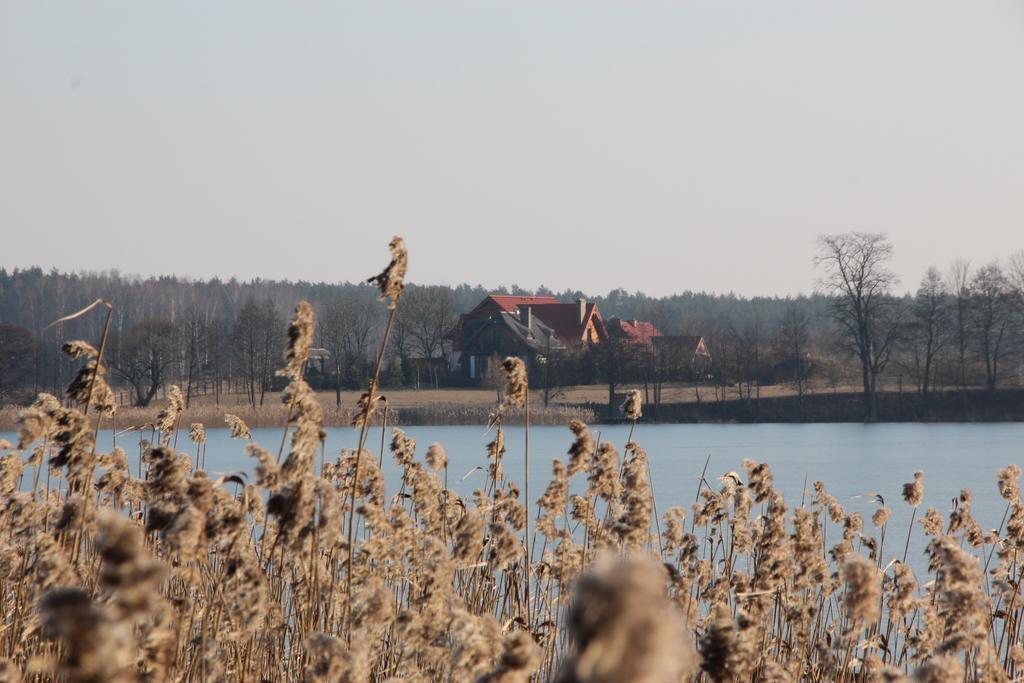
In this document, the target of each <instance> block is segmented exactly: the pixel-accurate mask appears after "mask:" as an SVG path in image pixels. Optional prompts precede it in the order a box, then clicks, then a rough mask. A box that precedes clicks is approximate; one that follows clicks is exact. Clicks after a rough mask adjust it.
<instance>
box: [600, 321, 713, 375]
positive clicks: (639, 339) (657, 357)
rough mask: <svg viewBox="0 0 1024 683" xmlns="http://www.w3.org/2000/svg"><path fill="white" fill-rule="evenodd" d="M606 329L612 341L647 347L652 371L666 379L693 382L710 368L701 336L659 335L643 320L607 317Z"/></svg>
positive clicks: (705, 345) (657, 330)
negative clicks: (650, 357)
mask: <svg viewBox="0 0 1024 683" xmlns="http://www.w3.org/2000/svg"><path fill="white" fill-rule="evenodd" d="M607 328H608V334H609V335H611V336H612V337H613V338H618V339H622V340H626V341H629V342H632V343H635V344H639V345H643V346H645V347H648V348H649V349H650V351H651V356H652V360H653V363H654V368H655V370H657V371H658V372H659V373H660V374H662V375H666V379H679V380H688V379H696V378H697V377H699V376H701V375H703V374H705V373H706V372H707V370H708V368H710V366H711V352H710V351H708V346H707V343H706V342H705V341H704V337H702V336H699V335H666V334H662V333H661V330H659V329H658V328H657V327H656V326H655V325H654V323H651V322H647V321H645V320H622V319H620V318H610V319H609V320H608V322H607Z"/></svg>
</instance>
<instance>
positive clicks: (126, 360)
mask: <svg viewBox="0 0 1024 683" xmlns="http://www.w3.org/2000/svg"><path fill="white" fill-rule="evenodd" d="M177 349H178V340H177V330H176V329H175V327H174V324H173V323H171V321H170V320H164V319H156V318H154V319H148V320H142V321H140V322H138V323H136V324H135V325H133V326H132V327H131V328H130V329H129V330H128V332H126V333H125V335H124V338H123V339H122V340H121V343H120V348H119V349H118V353H117V354H116V355H115V356H114V363H113V369H114V373H115V374H116V375H118V376H119V377H120V378H121V379H123V380H124V381H126V382H128V384H130V385H131V386H132V389H134V390H135V405H137V406H140V407H143V408H144V407H146V406H148V405H149V403H150V402H151V401H152V400H153V398H154V397H155V396H156V394H157V391H159V390H160V387H162V386H163V385H164V382H165V381H166V376H167V372H168V370H170V369H171V367H172V366H173V365H174V363H175V362H176V361H177Z"/></svg>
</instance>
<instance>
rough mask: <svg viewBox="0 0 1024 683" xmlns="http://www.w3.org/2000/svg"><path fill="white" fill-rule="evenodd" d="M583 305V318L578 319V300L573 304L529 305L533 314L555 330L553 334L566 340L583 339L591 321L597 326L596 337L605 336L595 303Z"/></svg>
mask: <svg viewBox="0 0 1024 683" xmlns="http://www.w3.org/2000/svg"><path fill="white" fill-rule="evenodd" d="M583 305H584V306H585V308H584V312H583V319H582V320H580V302H576V303H573V304H560V303H557V302H556V303H553V304H543V305H540V306H531V307H530V308H531V310H532V311H533V315H534V316H536V317H538V318H540V319H541V320H543V321H544V322H545V323H546V324H547V325H548V326H550V327H551V329H553V330H554V331H555V334H557V335H558V337H559V338H560V339H562V340H564V341H567V342H581V341H584V339H583V334H584V333H585V332H586V330H587V327H588V326H589V325H590V323H591V322H593V323H594V326H595V327H596V328H597V334H598V338H601V339H603V338H605V336H606V332H605V329H604V321H603V320H602V319H601V312H600V311H599V310H598V308H597V304H591V303H588V304H583Z"/></svg>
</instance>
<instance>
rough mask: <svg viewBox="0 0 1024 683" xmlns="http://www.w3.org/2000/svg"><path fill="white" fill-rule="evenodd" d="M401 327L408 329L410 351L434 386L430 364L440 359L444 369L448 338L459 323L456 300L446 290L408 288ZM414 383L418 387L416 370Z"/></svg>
mask: <svg viewBox="0 0 1024 683" xmlns="http://www.w3.org/2000/svg"><path fill="white" fill-rule="evenodd" d="M403 308H404V309H405V311H404V316H403V322H402V324H403V327H406V328H407V332H408V335H409V337H410V341H411V345H412V349H413V351H415V352H416V354H417V356H418V357H419V358H421V359H423V361H424V363H425V365H426V367H427V368H429V369H430V373H431V380H432V382H433V384H434V385H435V386H436V385H437V383H438V376H437V373H436V372H435V371H434V370H433V367H434V366H433V361H435V360H438V359H439V360H441V361H443V362H444V364H445V365H446V366H447V361H448V355H449V354H448V347H447V345H446V342H447V339H448V335H449V333H450V332H451V330H452V328H453V327H454V326H455V323H456V322H457V320H458V313H457V312H456V310H455V299H454V297H453V296H452V291H451V289H449V288H448V287H424V286H416V287H410V288H409V289H408V290H407V292H406V295H405V300H404V302H403ZM416 383H417V385H419V372H418V370H417V377H416Z"/></svg>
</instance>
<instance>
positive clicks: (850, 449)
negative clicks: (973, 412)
mask: <svg viewBox="0 0 1024 683" xmlns="http://www.w3.org/2000/svg"><path fill="white" fill-rule="evenodd" d="M592 429H593V431H594V433H595V435H598V434H599V435H600V437H601V439H603V440H610V441H611V442H612V443H614V444H615V445H616V446H619V447H620V448H621V447H622V445H623V444H624V443H625V441H626V438H627V435H628V433H629V427H628V425H624V426H623V425H615V426H602V425H597V426H594V427H593V428H592ZM389 431H390V430H389ZM405 431H406V432H407V433H408V434H409V435H410V436H412V437H413V438H414V439H416V441H417V456H418V457H422V455H423V453H425V452H426V448H427V446H428V445H429V444H431V443H433V442H435V441H439V442H441V443H442V444H444V447H445V450H446V451H447V453H448V458H449V486H450V487H451V488H452V489H454V490H456V491H457V492H458V493H460V494H462V495H468V494H470V493H471V492H472V491H473V490H474V489H476V488H481V487H483V486H484V482H485V469H483V468H486V465H487V459H486V455H485V447H486V444H487V442H488V441H490V440H491V438H493V434H488V433H486V432H485V431H484V429H483V428H482V427H450V426H449V427H409V428H407V429H406V430H405ZM506 431H507V437H506V446H507V449H508V453H507V455H506V456H505V471H506V476H508V477H509V478H511V479H513V480H515V481H517V482H521V481H522V479H523V430H522V428H521V427H510V428H508V429H507V430H506ZM281 434H282V431H281V430H280V429H255V430H253V438H254V440H255V441H256V442H258V443H260V444H261V445H262V446H263V447H265V448H268V449H269V450H271V451H273V452H276V450H277V448H278V446H279V444H280V443H281ZM14 436H15V435H13V434H10V433H7V434H0V438H7V439H12V440H13V439H14ZM380 436H381V435H380V430H379V429H376V430H374V431H373V432H372V433H371V436H370V439H369V447H370V448H371V450H374V451H377V450H378V449H379V447H380ZM207 438H208V442H207V446H206V449H207V450H206V460H207V469H208V470H209V471H210V472H211V473H214V474H216V473H228V472H238V471H245V472H251V469H252V463H253V461H252V459H251V458H249V457H247V456H246V455H245V453H244V452H243V447H244V442H241V441H238V440H232V439H231V438H229V436H228V432H227V430H223V429H211V430H209V431H207ZM357 438H358V433H357V432H356V431H355V430H353V429H348V428H332V429H329V430H328V437H327V442H326V457H327V458H328V459H336V458H337V456H338V452H339V451H340V449H341V448H345V447H350V448H351V447H354V446H355V445H356V440H357ZM634 438H635V440H636V441H638V442H639V443H640V444H641V445H642V446H643V447H644V448H645V449H646V450H647V453H648V455H649V457H650V462H651V472H652V476H653V481H654V489H655V495H656V500H657V504H658V509H659V511H664V510H665V509H666V508H667V507H669V506H671V505H684V506H686V507H687V508H688V507H689V505H690V504H691V503H692V502H693V501H694V497H695V494H696V492H697V485H698V482H699V479H700V475H701V471H702V470H703V469H704V464H705V462H706V461H707V460H708V458H709V456H710V461H709V464H708V476H707V479H708V480H709V481H710V482H712V483H713V484H714V485H715V486H717V485H718V482H717V477H719V476H720V475H722V474H724V473H725V472H728V471H730V470H735V471H737V472H740V473H741V474H743V475H744V480H745V473H744V472H743V469H742V467H741V465H740V461H741V460H742V459H743V458H752V459H754V460H759V461H766V462H768V463H769V464H770V465H771V468H772V471H773V473H774V475H775V483H776V487H777V488H778V489H779V490H781V491H782V492H783V493H784V494H785V496H786V500H787V502H788V503H789V505H790V506H791V507H792V506H794V505H799V503H800V500H801V496H802V495H803V494H804V490H805V482H806V489H807V490H811V484H812V483H813V482H814V481H816V480H821V481H824V482H825V483H826V485H827V487H828V489H829V491H830V492H831V493H832V494H833V495H835V496H836V497H837V498H838V499H839V501H840V502H841V503H842V504H843V506H844V507H846V509H847V511H848V512H852V511H860V512H861V513H862V514H863V515H864V519H865V523H866V524H867V525H869V526H870V521H869V519H870V516H871V513H872V512H873V511H874V510H875V508H876V505H875V504H874V503H873V502H872V501H871V495H870V494H875V493H878V494H881V495H882V496H883V497H884V499H885V501H886V504H888V505H889V506H890V507H891V508H892V509H893V517H892V520H891V521H890V523H889V529H890V531H889V539H893V538H894V537H895V538H898V541H894V540H887V541H886V552H885V553H884V554H885V556H886V557H887V558H889V557H891V556H892V553H897V554H899V555H901V554H902V542H903V539H904V538H905V534H906V529H907V524H908V523H909V521H910V513H911V510H910V508H909V507H908V506H907V505H906V504H904V503H903V501H902V499H901V497H900V491H901V488H902V484H903V483H904V482H906V481H910V480H911V479H912V478H913V474H914V471H915V470H919V469H921V470H924V471H925V503H924V505H923V506H922V508H921V510H920V512H921V513H923V512H924V508H925V507H926V506H933V507H935V508H937V509H938V510H939V511H940V512H942V513H943V514H945V513H947V512H948V510H949V508H950V501H951V500H952V499H953V498H954V497H956V496H957V494H958V493H959V491H960V489H962V488H969V489H971V490H972V491H973V492H974V494H975V503H974V511H975V516H976V517H977V518H978V520H979V522H980V523H981V525H982V526H983V527H985V528H995V527H998V526H999V525H1000V522H1001V520H1002V517H1003V512H1004V510H1005V504H1004V502H1003V500H1002V499H1001V498H999V496H998V492H997V489H996V483H995V474H996V470H998V469H999V468H1002V467H1005V466H1006V465H1007V464H1009V463H1012V462H1017V463H1020V462H1022V461H1024V424H1020V423H999V424H879V425H862V424H813V425H775V424H762V425H639V426H638V428H637V431H636V434H635V435H634ZM137 439H138V437H137V436H135V437H134V439H133V438H132V437H130V436H128V437H122V438H120V439H119V440H118V445H121V446H122V447H124V448H126V449H127V450H128V451H129V453H130V454H132V460H133V461H134V460H135V459H136V457H135V455H134V454H133V450H132V447H133V445H134V446H136V448H137ZM388 440H390V434H388ZM571 442H572V433H571V432H570V431H569V430H568V429H567V428H565V427H534V428H532V429H531V431H530V483H531V491H530V498H531V499H533V500H536V498H537V497H538V496H539V495H540V494H541V493H542V492H543V488H544V486H545V485H546V483H547V481H548V479H549V477H550V473H551V460H552V458H561V459H562V460H563V461H565V460H566V458H567V456H566V450H567V449H568V447H569V445H570V443H571ZM110 445H111V435H110V434H109V432H108V433H106V434H104V435H103V436H102V438H101V442H100V444H99V446H100V448H101V449H103V448H109V447H110ZM178 446H179V447H181V448H183V449H184V448H192V449H193V453H194V447H193V446H192V444H190V443H189V441H188V438H187V432H185V431H183V432H181V433H180V434H179V437H178ZM384 461H385V476H386V479H387V481H388V487H389V491H392V492H393V491H394V490H395V483H396V481H397V479H398V472H397V468H395V467H394V466H392V465H391V464H390V458H389V456H388V454H385V458H384ZM133 473H135V466H134V465H133ZM576 479H580V477H576ZM577 486H579V484H577ZM811 495H813V494H808V495H807V500H810V497H811ZM915 535H916V536H917V537H918V539H917V540H920V538H921V534H920V533H918V532H915ZM832 537H833V534H831V533H830V537H829V540H830V542H831V541H832ZM896 546H899V547H898V550H899V552H897V547H896ZM920 549H921V545H920V544H919V543H914V544H913V545H912V549H911V552H912V553H913V552H917V551H920ZM915 564H917V562H915Z"/></svg>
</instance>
